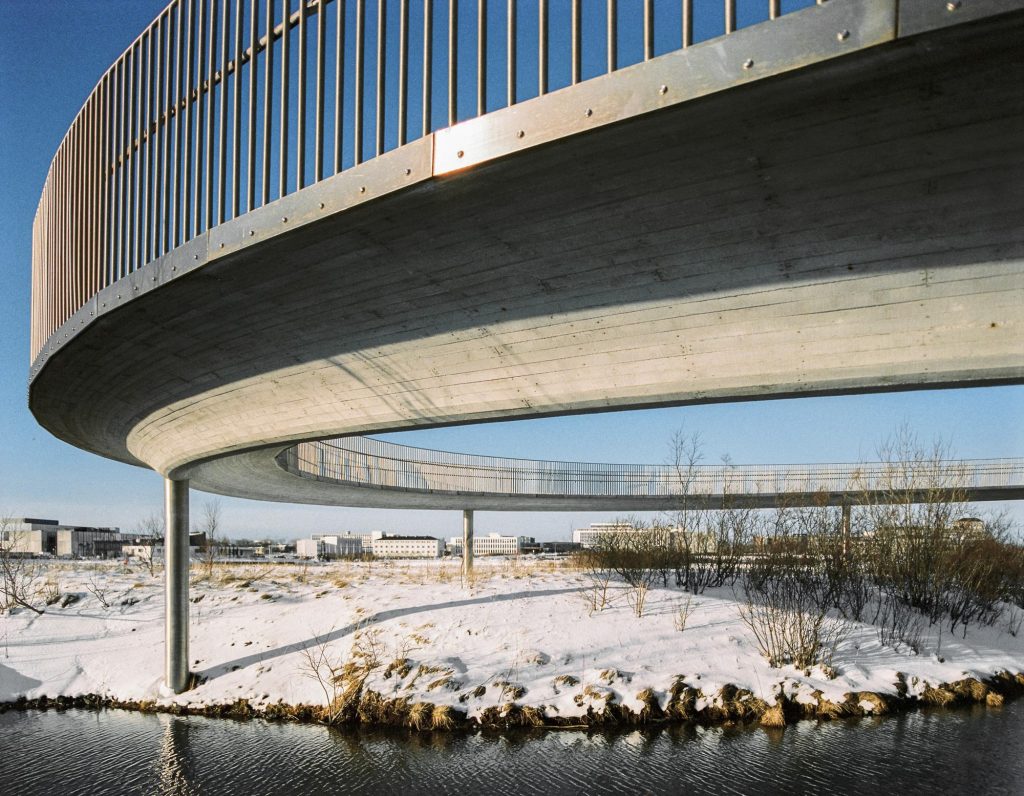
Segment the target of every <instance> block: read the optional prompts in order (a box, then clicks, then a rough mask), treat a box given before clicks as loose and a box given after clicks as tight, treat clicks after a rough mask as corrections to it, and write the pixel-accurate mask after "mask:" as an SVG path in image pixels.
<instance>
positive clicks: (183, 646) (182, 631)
mask: <svg viewBox="0 0 1024 796" xmlns="http://www.w3.org/2000/svg"><path fill="white" fill-rule="evenodd" d="M164 510H165V519H164V528H165V530H164V571H165V572H166V575H167V581H166V584H165V587H164V601H165V604H164V632H165V635H164V676H165V682H166V685H167V687H168V688H169V689H171V690H172V691H174V693H176V694H180V693H181V692H182V691H184V690H185V689H186V688H187V687H188V481H187V480H181V481H175V480H172V479H170V478H166V479H164Z"/></svg>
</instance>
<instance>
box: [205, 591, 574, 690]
mask: <svg viewBox="0 0 1024 796" xmlns="http://www.w3.org/2000/svg"><path fill="white" fill-rule="evenodd" d="M583 588H584V587H582V586H578V587H573V588H570V589H545V590H543V591H521V592H515V593H513V594H495V595H492V596H489V597H475V598H473V599H469V600H450V601H448V602H444V603H434V604H432V605H413V606H409V607H407V608H393V609H390V610H387V611H378V612H377V613H375V614H370V615H369V616H367V617H366V618H364V619H361V620H360V621H358V622H352V623H350V624H348V625H345V626H344V627H340V628H337V629H335V630H332V631H330V632H329V633H326V634H324V635H322V636H313V637H312V638H309V639H306V640H305V641H301V642H299V643H297V644H287V645H285V646H282V647H276V648H274V649H269V650H262V651H260V652H254V653H252V654H251V655H246V656H245V657H242V658H235V659H234V660H231V661H226V662H225V663H221V664H217V665H215V666H210V667H208V668H206V669H203V670H201V671H198V672H196V674H197V675H199V677H201V678H204V679H206V680H212V679H214V678H215V677H220V676H221V675H224V674H227V673H229V672H232V671H235V670H236V669H241V668H244V667H246V666H250V665H252V664H254V663H265V662H266V661H268V660H272V659H273V658H280V657H281V656H283V655H288V654H289V653H292V652H302V651H303V650H305V649H309V648H310V647H313V646H319V645H321V644H329V643H330V642H332V641H337V640H338V639H341V638H344V637H345V636H349V635H352V634H353V633H355V631H357V630H359V629H360V628H364V627H367V626H369V625H373V624H376V623H378V622H386V621H388V620H390V619H398V618H400V617H403V616H411V615H413V614H421V613H428V612H430V611H440V610H444V609H446V608H461V607H462V606H466V605H482V604H486V603H501V602H510V601H512V600H524V599H530V598H532V597H551V596H553V595H556V594H572V593H574V592H580V591H583Z"/></svg>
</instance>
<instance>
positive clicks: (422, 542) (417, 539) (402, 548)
mask: <svg viewBox="0 0 1024 796" xmlns="http://www.w3.org/2000/svg"><path fill="white" fill-rule="evenodd" d="M443 552H444V542H443V541H441V540H440V539H436V538H434V537H433V536H392V535H390V534H381V536H380V537H379V538H376V539H374V541H373V555H374V557H375V558H440V557H441V554H442V553H443Z"/></svg>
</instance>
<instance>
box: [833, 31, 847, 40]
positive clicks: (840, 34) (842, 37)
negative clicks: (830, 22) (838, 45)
mask: <svg viewBox="0 0 1024 796" xmlns="http://www.w3.org/2000/svg"><path fill="white" fill-rule="evenodd" d="M836 38H837V39H838V40H839V41H846V40H847V39H848V38H850V31H848V30H841V31H839V32H838V33H837V34H836Z"/></svg>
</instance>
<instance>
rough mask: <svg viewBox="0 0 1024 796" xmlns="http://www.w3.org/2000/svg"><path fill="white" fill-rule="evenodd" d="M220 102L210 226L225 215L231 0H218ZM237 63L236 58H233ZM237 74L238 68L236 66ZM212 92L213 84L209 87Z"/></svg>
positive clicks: (219, 221) (218, 222)
mask: <svg viewBox="0 0 1024 796" xmlns="http://www.w3.org/2000/svg"><path fill="white" fill-rule="evenodd" d="M220 2H221V14H220V102H219V103H217V107H218V109H217V212H216V214H215V216H214V221H213V223H212V224H211V226H215V225H217V224H223V223H224V220H225V219H226V217H227V215H226V213H227V195H226V190H227V166H228V151H227V150H228V63H229V59H228V55H229V51H228V41H229V39H228V33H229V30H230V24H231V18H230V16H229V10H230V8H229V7H230V5H231V0H220ZM235 60H236V63H237V60H238V59H237V58H236V59H235ZM235 74H236V76H237V74H238V70H237V68H236V70H235ZM210 93H211V94H212V93H213V86H211V87H210Z"/></svg>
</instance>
